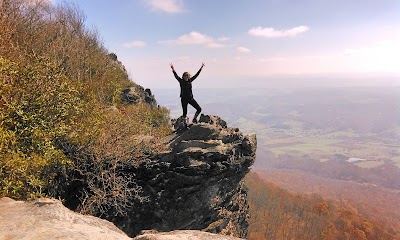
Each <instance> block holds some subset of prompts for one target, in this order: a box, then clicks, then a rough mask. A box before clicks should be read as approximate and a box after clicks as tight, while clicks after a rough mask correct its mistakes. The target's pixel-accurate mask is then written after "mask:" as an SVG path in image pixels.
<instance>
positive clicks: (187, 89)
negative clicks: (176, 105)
mask: <svg viewBox="0 0 400 240" xmlns="http://www.w3.org/2000/svg"><path fill="white" fill-rule="evenodd" d="M201 69H202V68H200V69H199V71H197V73H196V74H195V75H194V76H193V77H191V78H189V79H188V80H187V81H185V80H184V79H182V78H180V77H179V76H178V74H176V72H175V70H173V73H174V76H175V78H176V80H178V82H179V84H180V85H181V94H180V97H181V98H184V99H191V98H193V92H192V82H193V81H194V80H195V79H196V78H197V77H198V76H199V74H200V72H201Z"/></svg>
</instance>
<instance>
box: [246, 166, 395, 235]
mask: <svg viewBox="0 0 400 240" xmlns="http://www.w3.org/2000/svg"><path fill="white" fill-rule="evenodd" d="M246 185H247V186H248V187H249V204H250V209H251V213H252V215H251V218H250V228H249V232H250V236H249V239H257V240H261V239H298V240H300V239H348V240H350V239H351V240H364V239H365V240H366V239H376V240H378V239H382V240H383V239H398V237H399V235H396V232H395V230H394V229H392V228H388V227H387V226H384V225H382V224H381V223H379V222H378V221H376V220H371V219H367V218H365V217H363V216H362V215H360V214H359V213H358V212H357V210H356V208H354V207H353V206H352V205H351V204H349V203H348V202H343V201H328V200H325V199H323V198H322V197H319V196H317V195H304V194H296V193H293V192H289V191H287V190H284V189H282V188H280V187H277V186H276V185H274V184H273V183H271V182H267V181H265V180H263V179H262V178H260V177H259V176H258V175H257V174H255V173H250V174H248V176H247V177H246Z"/></svg>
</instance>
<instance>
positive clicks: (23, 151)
mask: <svg viewBox="0 0 400 240" xmlns="http://www.w3.org/2000/svg"><path fill="white" fill-rule="evenodd" d="M32 59H33V60H32V61H33V62H35V63H36V64H35V65H34V66H20V65H19V64H18V63H13V62H10V61H8V60H7V59H4V58H2V57H0V79H1V82H0V96H1V101H0V107H1V115H0V120H1V122H0V134H1V136H2V137H1V144H0V157H1V161H0V171H1V174H0V186H1V188H0V190H1V193H0V194H2V195H7V196H11V197H15V198H29V197H34V196H37V195H40V194H42V190H43V189H46V188H48V187H49V186H50V185H51V183H52V178H53V177H54V174H53V171H52V169H54V168H57V167H58V166H59V165H64V164H66V163H68V159H67V158H66V157H65V156H64V154H63V153H62V152H61V151H60V150H58V149H57V148H56V147H55V146H54V139H56V138H58V137H61V136H64V135H66V134H67V133H68V132H70V131H71V129H73V128H74V126H75V124H76V123H77V122H78V121H79V118H80V116H81V113H82V111H83V109H84V103H83V101H82V99H81V98H79V88H80V87H79V85H76V84H73V83H72V82H70V81H68V79H67V78H65V76H64V75H62V74H59V69H58V68H56V67H55V66H54V65H52V64H51V63H49V62H48V61H47V60H46V59H42V58H36V57H32Z"/></svg>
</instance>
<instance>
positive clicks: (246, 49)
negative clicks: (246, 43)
mask: <svg viewBox="0 0 400 240" xmlns="http://www.w3.org/2000/svg"><path fill="white" fill-rule="evenodd" d="M236 50H237V51H238V52H241V53H249V52H251V50H250V49H248V48H245V47H237V48H236Z"/></svg>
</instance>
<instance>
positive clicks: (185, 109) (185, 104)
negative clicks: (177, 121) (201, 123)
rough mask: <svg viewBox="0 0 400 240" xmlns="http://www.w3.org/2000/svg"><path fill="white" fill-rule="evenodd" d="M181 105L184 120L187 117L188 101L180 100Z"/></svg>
mask: <svg viewBox="0 0 400 240" xmlns="http://www.w3.org/2000/svg"><path fill="white" fill-rule="evenodd" d="M181 104H182V111H183V115H182V116H183V117H184V118H186V115H187V105H188V101H187V100H186V99H184V98H181Z"/></svg>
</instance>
